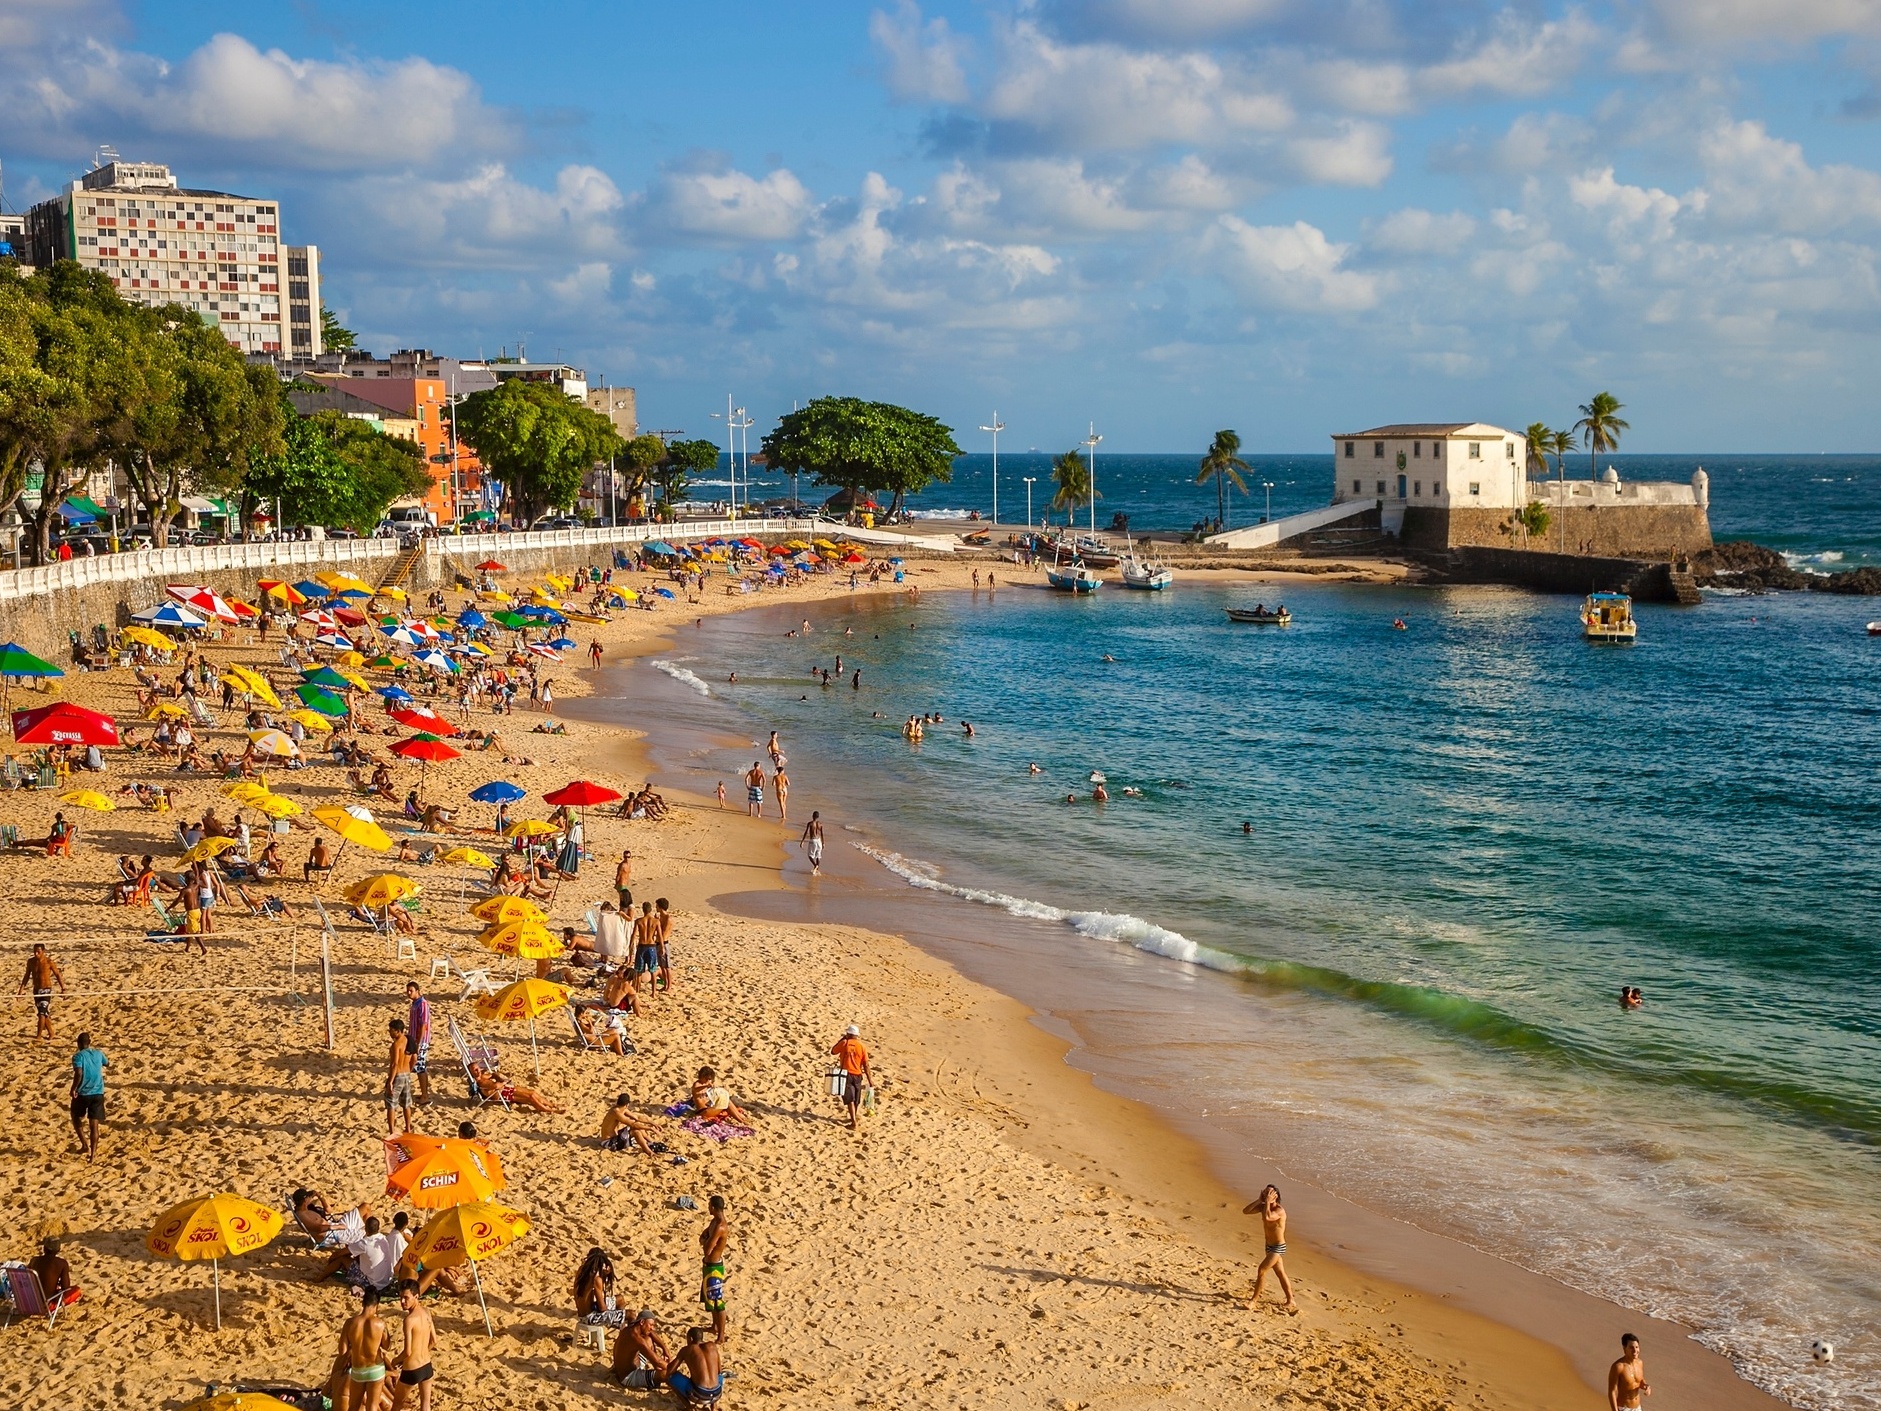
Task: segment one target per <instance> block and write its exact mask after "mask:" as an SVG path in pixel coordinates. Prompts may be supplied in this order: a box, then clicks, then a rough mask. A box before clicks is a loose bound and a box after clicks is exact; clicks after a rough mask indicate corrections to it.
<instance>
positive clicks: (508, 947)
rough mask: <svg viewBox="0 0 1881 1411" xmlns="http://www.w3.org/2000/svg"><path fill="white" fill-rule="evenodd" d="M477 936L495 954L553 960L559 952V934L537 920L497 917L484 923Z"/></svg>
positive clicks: (560, 939)
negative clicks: (495, 919) (499, 919)
mask: <svg viewBox="0 0 1881 1411" xmlns="http://www.w3.org/2000/svg"><path fill="white" fill-rule="evenodd" d="M477 939H478V940H479V941H481V942H482V943H483V944H484V946H485V947H487V948H488V949H490V950H493V951H495V952H496V953H497V954H498V955H511V956H515V957H516V959H518V960H554V959H555V958H556V957H557V956H559V955H561V953H562V938H561V937H560V936H555V935H551V934H550V933H549V929H548V927H546V926H544V925H542V923H541V922H539V921H498V922H495V923H494V924H492V925H489V926H486V927H484V929H483V931H482V932H481V933H480V934H479V935H478V937H477Z"/></svg>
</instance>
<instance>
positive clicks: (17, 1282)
mask: <svg viewBox="0 0 1881 1411" xmlns="http://www.w3.org/2000/svg"><path fill="white" fill-rule="evenodd" d="M0 1272H4V1274H5V1276H6V1287H7V1297H8V1298H9V1299H10V1300H11V1301H12V1304H13V1311H12V1312H11V1313H9V1314H8V1315H7V1320H6V1323H4V1324H0V1327H10V1326H12V1323H13V1319H14V1317H15V1316H16V1315H17V1316H18V1317H21V1318H44V1319H45V1320H46V1327H47V1328H48V1329H50V1328H51V1327H52V1325H53V1324H54V1323H56V1322H58V1321H59V1314H61V1313H63V1312H64V1311H65V1310H66V1309H67V1308H68V1307H70V1306H71V1304H72V1303H73V1302H75V1301H76V1300H73V1299H61V1300H59V1301H57V1302H55V1301H53V1300H52V1299H49V1298H47V1297H46V1291H45V1290H44V1289H42V1288H41V1287H40V1286H39V1275H37V1274H35V1273H34V1272H33V1271H32V1270H31V1269H28V1268H27V1267H26V1266H25V1265H24V1264H15V1265H13V1266H11V1267H10V1268H8V1269H5V1270H4V1271H0Z"/></svg>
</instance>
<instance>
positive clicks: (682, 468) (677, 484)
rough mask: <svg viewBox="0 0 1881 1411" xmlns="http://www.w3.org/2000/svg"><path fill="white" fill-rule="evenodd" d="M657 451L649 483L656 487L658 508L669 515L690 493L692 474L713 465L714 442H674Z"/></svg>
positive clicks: (715, 454)
mask: <svg viewBox="0 0 1881 1411" xmlns="http://www.w3.org/2000/svg"><path fill="white" fill-rule="evenodd" d="M636 439H639V440H645V439H646V438H645V437H639V438H636ZM653 439H654V440H656V441H657V440H659V437H657V436H656V437H654V438H653ZM661 451H662V456H661V459H660V461H659V462H658V463H657V464H656V465H655V466H654V468H653V472H652V474H653V483H654V484H656V485H658V486H659V488H660V507H661V509H662V510H663V511H664V512H665V513H666V515H667V517H668V518H670V517H671V516H672V512H673V507H674V506H675V505H678V504H682V503H684V502H685V500H686V499H687V497H688V496H689V495H690V494H691V493H692V489H691V486H692V477H693V476H695V475H703V474H704V473H705V472H706V471H708V470H712V469H714V468H716V467H717V465H718V445H717V444H716V443H715V442H712V441H675V442H673V444H672V445H670V446H662V447H661Z"/></svg>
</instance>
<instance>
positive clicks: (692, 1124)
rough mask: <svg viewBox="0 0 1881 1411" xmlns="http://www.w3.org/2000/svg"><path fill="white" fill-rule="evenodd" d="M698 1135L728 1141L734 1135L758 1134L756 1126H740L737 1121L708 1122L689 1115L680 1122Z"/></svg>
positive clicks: (708, 1138) (713, 1139) (715, 1140)
mask: <svg viewBox="0 0 1881 1411" xmlns="http://www.w3.org/2000/svg"><path fill="white" fill-rule="evenodd" d="M679 1125H680V1126H682V1127H684V1128H685V1129H686V1130H687V1131H688V1132H691V1133H692V1134H693V1135H694V1136H696V1137H704V1138H705V1139H706V1140H707V1141H714V1142H728V1141H730V1140H731V1139H732V1138H733V1137H752V1136H756V1135H757V1129H756V1128H755V1127H740V1126H739V1125H738V1124H737V1123H736V1122H725V1121H718V1122H708V1121H706V1120H705V1118H703V1117H688V1118H687V1119H686V1120H685V1121H684V1122H681V1123H680V1124H679Z"/></svg>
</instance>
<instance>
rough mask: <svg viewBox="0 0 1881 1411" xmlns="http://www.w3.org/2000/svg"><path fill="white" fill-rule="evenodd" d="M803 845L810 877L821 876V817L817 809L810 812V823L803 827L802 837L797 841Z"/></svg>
mask: <svg viewBox="0 0 1881 1411" xmlns="http://www.w3.org/2000/svg"><path fill="white" fill-rule="evenodd" d="M797 841H798V842H800V843H802V844H803V850H804V852H806V853H808V854H809V857H810V875H811V876H812V877H821V876H822V875H823V815H822V813H821V812H820V811H819V810H817V809H811V810H810V821H809V822H808V823H806V824H804V825H803V836H802V837H801V838H799V839H798V840H797Z"/></svg>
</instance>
